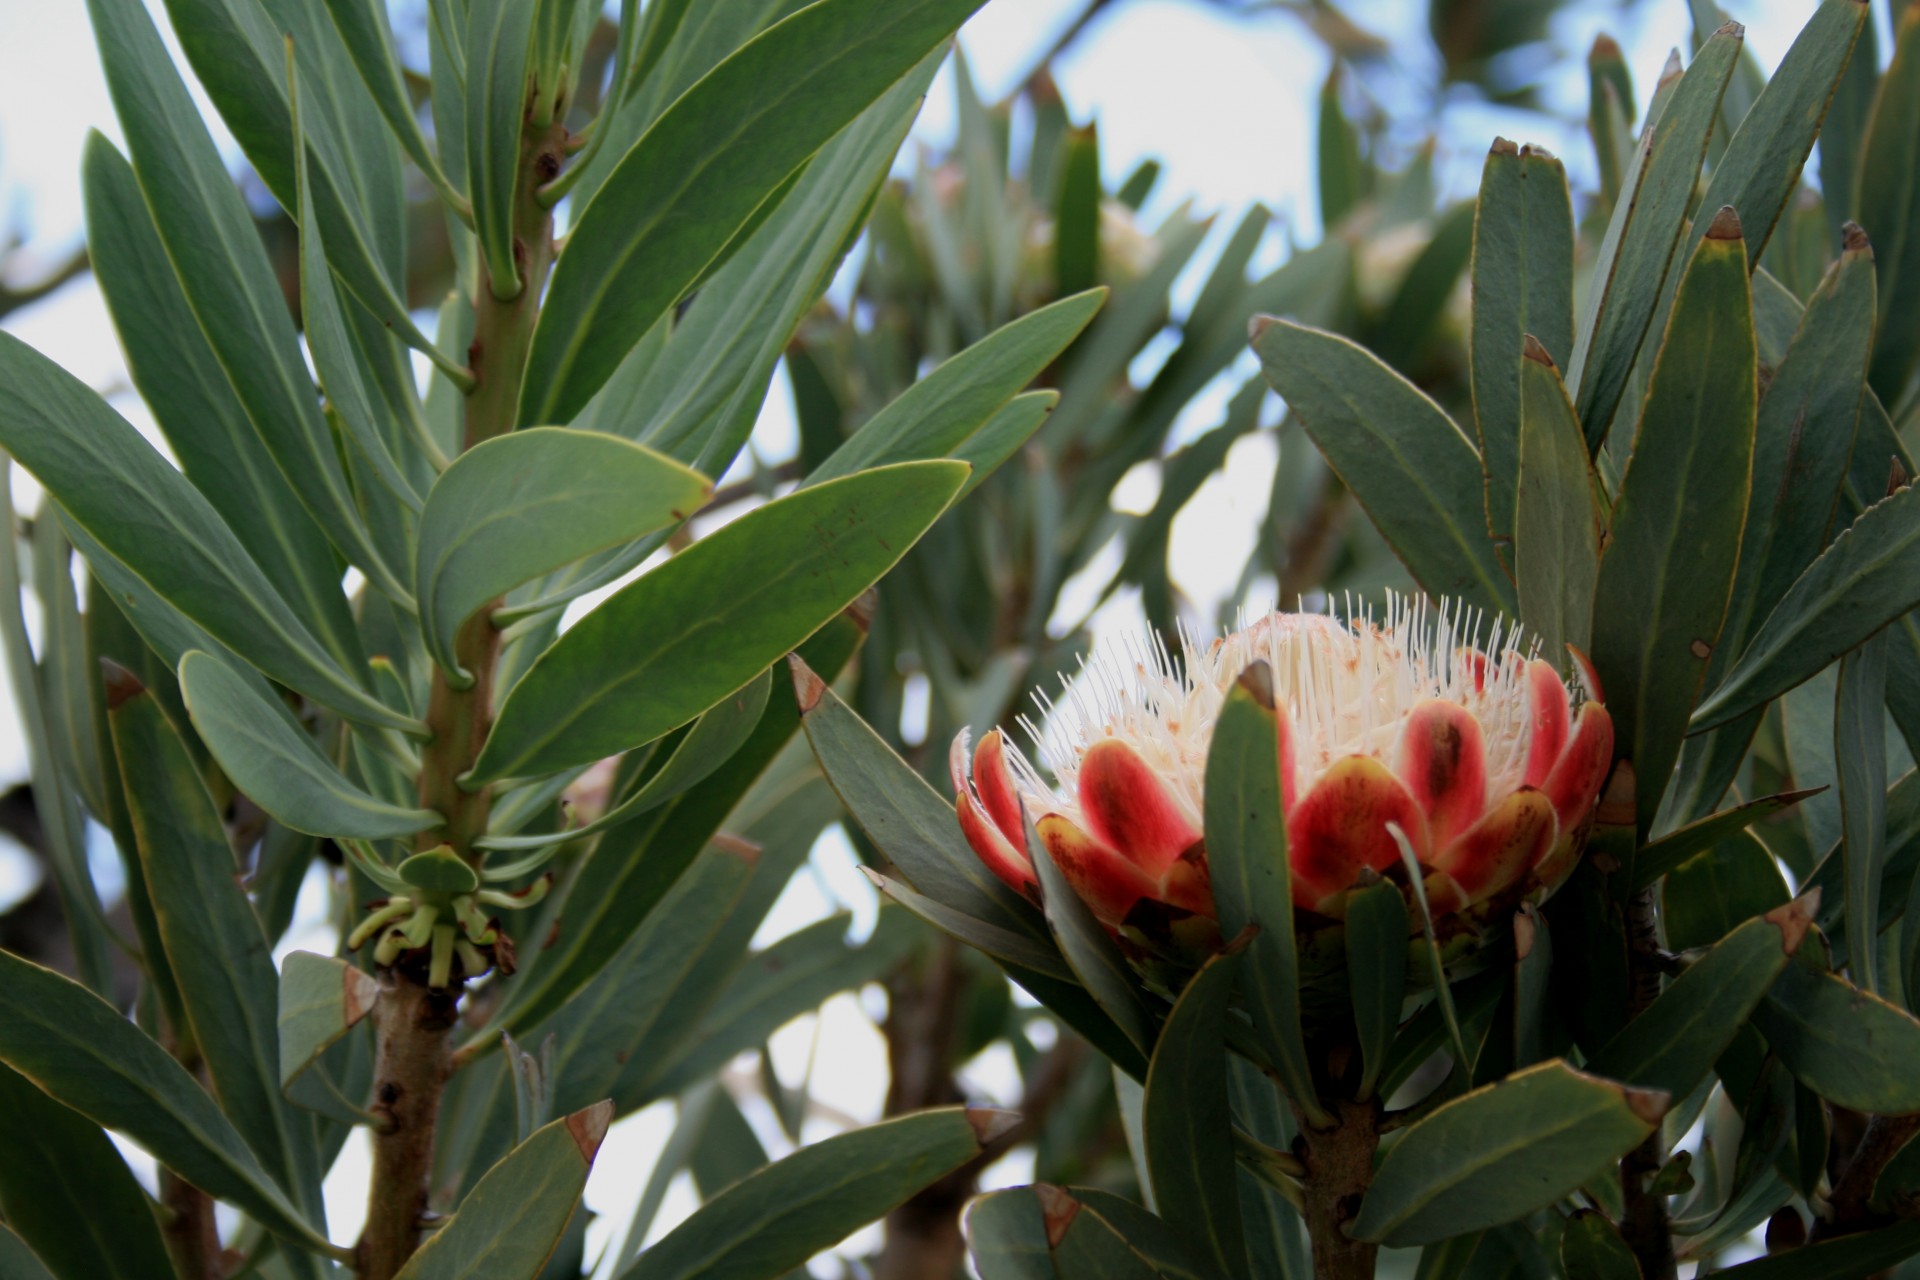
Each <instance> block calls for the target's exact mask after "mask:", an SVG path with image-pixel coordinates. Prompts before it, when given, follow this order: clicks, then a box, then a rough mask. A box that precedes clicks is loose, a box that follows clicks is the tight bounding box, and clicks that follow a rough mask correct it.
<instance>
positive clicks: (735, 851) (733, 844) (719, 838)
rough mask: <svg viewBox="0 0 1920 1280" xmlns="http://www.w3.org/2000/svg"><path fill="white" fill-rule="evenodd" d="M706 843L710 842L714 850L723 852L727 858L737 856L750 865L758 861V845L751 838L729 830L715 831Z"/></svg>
mask: <svg viewBox="0 0 1920 1280" xmlns="http://www.w3.org/2000/svg"><path fill="white" fill-rule="evenodd" d="M707 843H708V844H711V845H712V846H713V847H714V849H715V851H716V852H719V853H724V854H726V855H727V856H728V857H729V858H738V859H740V861H742V862H744V863H746V864H747V865H748V866H750V867H751V866H754V865H755V864H757V863H758V862H759V861H760V846H759V845H758V844H756V843H754V842H753V841H752V840H748V839H746V838H744V837H742V836H737V835H734V834H733V833H732V832H731V831H719V832H715V833H714V837H713V839H711V840H709V841H708V842H707Z"/></svg>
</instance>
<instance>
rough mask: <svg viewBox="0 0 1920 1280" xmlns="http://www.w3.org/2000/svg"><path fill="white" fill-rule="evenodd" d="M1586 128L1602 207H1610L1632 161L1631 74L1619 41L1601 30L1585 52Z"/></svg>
mask: <svg viewBox="0 0 1920 1280" xmlns="http://www.w3.org/2000/svg"><path fill="white" fill-rule="evenodd" d="M1587 88H1588V108H1587V130H1588V132H1589V133H1591V134H1592V135H1593V153H1594V158H1595V160H1596V161H1597V162H1598V164H1599V167H1600V198H1601V200H1602V201H1603V204H1602V205H1601V207H1602V208H1606V209H1611V208H1612V207H1613V205H1614V203H1615V202H1616V201H1618V200H1619V198H1620V192H1621V189H1622V188H1623V187H1624V186H1625V185H1626V180H1627V170H1628V167H1629V166H1630V165H1631V164H1632V161H1633V120H1634V113H1635V111H1636V110H1637V104H1636V103H1635V101H1634V97H1633V73H1632V72H1631V71H1629V70H1628V68H1627V61H1626V58H1625V57H1624V56H1623V55H1622V54H1621V52H1620V45H1619V43H1618V42H1617V41H1616V40H1614V39H1613V37H1612V36H1609V35H1607V34H1606V33H1605V32H1602V33H1601V34H1600V35H1598V36H1595V37H1594V40H1593V47H1592V49H1591V50H1589V51H1588V53H1587Z"/></svg>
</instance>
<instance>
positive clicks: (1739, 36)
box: [1713, 19, 1747, 40]
mask: <svg viewBox="0 0 1920 1280" xmlns="http://www.w3.org/2000/svg"><path fill="white" fill-rule="evenodd" d="M1713 34H1714V35H1716V36H1725V37H1727V38H1728V39H1729V40H1745V39H1746V38H1747V29H1746V28H1745V27H1743V26H1741V25H1740V24H1739V23H1737V22H1735V21H1733V20H1732V19H1728V20H1727V21H1726V22H1723V23H1721V24H1720V25H1719V26H1717V27H1715V28H1714V29H1713Z"/></svg>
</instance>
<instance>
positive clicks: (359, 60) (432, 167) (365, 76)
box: [326, 0, 452, 194]
mask: <svg viewBox="0 0 1920 1280" xmlns="http://www.w3.org/2000/svg"><path fill="white" fill-rule="evenodd" d="M326 6H327V12H328V13H330V14H331V15H333V25H334V27H335V29H336V30H338V31H339V33H340V41H341V43H342V44H344V45H345V46H346V48H347V53H348V55H349V56H350V57H351V58H352V59H353V66H354V69H355V70H356V71H358V72H359V73H360V79H361V81H362V83H364V84H365V85H366V88H367V94H368V96H369V97H371V98H372V99H373V104H374V106H376V107H378V108H379V109H380V114H381V116H382V117H384V118H385V119H386V122H387V125H388V127H389V128H391V129H392V130H393V136H394V138H395V139H396V140H398V142H399V143H400V145H401V146H402V147H403V148H405V150H406V153H407V156H408V158H409V159H411V160H412V161H413V162H414V164H416V165H418V166H419V167H420V171H421V172H422V173H424V174H426V175H427V177H428V178H429V179H430V180H431V181H432V182H433V184H434V186H435V187H436V188H438V189H440V190H441V191H442V192H443V194H452V193H451V191H450V188H449V186H448V183H447V178H446V175H445V174H444V173H442V172H441V170H440V162H439V160H438V159H437V158H435V156H434V154H433V150H432V148H431V147H429V146H428V145H427V136H426V134H425V133H424V132H423V131H422V130H421V128H420V121H419V118H418V117H417V116H415V115H414V111H413V96H412V94H411V93H410V92H409V91H408V89H407V81H406V73H405V72H404V71H403V70H402V69H401V65H400V55H399V53H398V52H397V51H396V50H395V49H394V47H393V33H392V31H391V30H390V29H389V28H388V25H387V10H386V6H385V5H384V4H382V3H381V0H326Z"/></svg>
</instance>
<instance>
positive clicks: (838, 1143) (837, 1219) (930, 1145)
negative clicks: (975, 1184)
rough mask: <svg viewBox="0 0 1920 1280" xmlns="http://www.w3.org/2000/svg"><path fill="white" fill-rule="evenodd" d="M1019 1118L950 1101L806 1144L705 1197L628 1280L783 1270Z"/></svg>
mask: <svg viewBox="0 0 1920 1280" xmlns="http://www.w3.org/2000/svg"><path fill="white" fill-rule="evenodd" d="M1012 1120H1013V1117H1012V1116H1010V1115H1008V1114H1007V1113H1005V1112H1000V1111H983V1110H969V1109H965V1108H961V1107H951V1108H947V1109H945V1110H940V1111H922V1112H920V1113H918V1114H915V1115H910V1116H902V1117H900V1118H899V1119H897V1120H883V1121H881V1122H880V1123H879V1124H875V1125H869V1126H867V1127H866V1128H864V1129H856V1130H854V1131H852V1132H850V1133H843V1134H841V1135H839V1136H838V1137H833V1138H828V1139H826V1140H825V1141H823V1142H816V1143H814V1144H813V1145H811V1146H807V1147H802V1148H801V1149H800V1150H799V1151H797V1152H795V1153H794V1154H793V1155H790V1156H788V1157H787V1158H786V1159H784V1160H781V1161H779V1162H777V1163H775V1164H771V1165H768V1166H767V1167H766V1168H765V1169H762V1170H761V1171H760V1172H758V1173H756V1174H754V1175H752V1176H751V1177H749V1178H747V1179H745V1180H743V1181H741V1182H738V1183H736V1184H734V1185H733V1186H732V1187H729V1188H728V1189H727V1190H726V1191H725V1192H723V1193H721V1194H720V1195H719V1196H716V1197H715V1198H714V1199H712V1200H709V1201H708V1202H707V1203H706V1204H704V1205H702V1206H701V1207H700V1208H699V1209H698V1210H696V1211H695V1212H694V1214H693V1216H691V1217H689V1218H688V1219H687V1220H686V1221H685V1222H683V1223H681V1224H680V1225H679V1226H678V1227H675V1228H674V1229H673V1230H672V1231H670V1232H668V1233H667V1235H666V1236H665V1237H664V1238H663V1239H662V1240H661V1241H660V1242H659V1243H658V1244H656V1245H654V1246H653V1247H652V1248H650V1249H648V1250H647V1251H646V1252H645V1253H643V1254H641V1255H640V1258H639V1261H637V1262H635V1263H634V1264H633V1266H631V1267H629V1268H627V1270H625V1271H624V1272H622V1273H621V1280H680V1278H681V1277H687V1278H688V1280H691V1278H692V1277H695V1276H698V1277H700V1280H762V1278H763V1277H766V1276H775V1275H780V1274H782V1273H784V1272H786V1271H788V1270H790V1269H792V1268H794V1267H798V1266H800V1265H801V1264H802V1263H804V1262H805V1261H806V1260H807V1259H808V1258H810V1257H812V1256H813V1255H814V1254H816V1253H818V1252H819V1251H820V1250H822V1249H825V1248H828V1247H829V1246H831V1245H833V1244H835V1243H836V1242H838V1241H840V1240H842V1239H844V1238H845V1237H846V1236H847V1235H849V1234H851V1233H852V1232H853V1231H854V1230H855V1229H856V1228H859V1227H862V1226H864V1225H866V1224H867V1223H869V1222H871V1221H873V1220H874V1219H876V1218H878V1217H880V1216H881V1215H882V1214H884V1213H886V1212H887V1211H888V1210H889V1209H891V1208H893V1207H894V1206H895V1205H897V1204H899V1203H900V1202H901V1201H903V1200H905V1199H907V1198H908V1197H909V1196H911V1195H913V1194H914V1192H916V1191H918V1190H919V1189H920V1188H922V1187H924V1186H926V1185H927V1184H928V1183H930V1182H932V1181H934V1179H936V1178H938V1177H940V1176H941V1175H942V1174H944V1173H946V1172H947V1171H948V1170H950V1169H955V1168H958V1167H959V1166H960V1165H962V1164H964V1163H966V1162H967V1161H968V1160H971V1159H973V1158H974V1157H975V1156H977V1155H979V1154H980V1151H981V1149H982V1148H983V1147H984V1146H986V1145H987V1144H988V1143H990V1142H992V1141H993V1139H994V1138H996V1137H998V1136H999V1135H1000V1134H1001V1133H1003V1132H1005V1131H1006V1128H1007V1126H1008V1125H1009V1124H1010V1123H1011V1122H1012Z"/></svg>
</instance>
